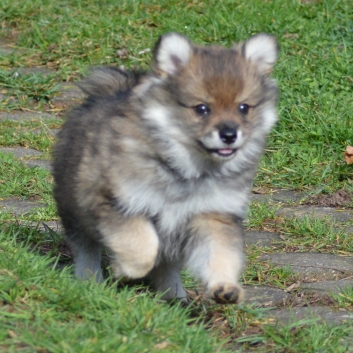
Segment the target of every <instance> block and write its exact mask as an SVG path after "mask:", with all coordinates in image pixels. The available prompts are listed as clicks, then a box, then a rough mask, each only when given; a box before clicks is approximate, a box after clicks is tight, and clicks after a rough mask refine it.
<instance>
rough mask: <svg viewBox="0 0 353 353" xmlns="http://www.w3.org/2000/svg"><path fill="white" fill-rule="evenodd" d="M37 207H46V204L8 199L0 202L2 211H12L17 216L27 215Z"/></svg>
mask: <svg viewBox="0 0 353 353" xmlns="http://www.w3.org/2000/svg"><path fill="white" fill-rule="evenodd" d="M36 207H46V205H45V204H43V203H40V202H38V201H32V200H21V199H7V200H0V210H3V211H5V212H7V211H10V212H12V213H13V214H15V215H18V216H19V215H25V214H28V213H30V212H31V211H32V210H33V209H34V208H36Z"/></svg>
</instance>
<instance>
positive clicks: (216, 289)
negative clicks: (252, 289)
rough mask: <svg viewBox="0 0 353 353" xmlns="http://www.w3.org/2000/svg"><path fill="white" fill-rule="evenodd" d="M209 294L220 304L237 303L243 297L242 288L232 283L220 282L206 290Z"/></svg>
mask: <svg viewBox="0 0 353 353" xmlns="http://www.w3.org/2000/svg"><path fill="white" fill-rule="evenodd" d="M208 293H209V296H210V297H211V298H212V299H213V300H215V301H216V302H217V303H220V304H237V303H240V302H242V301H243V299H244V290H243V289H242V288H241V287H240V286H238V285H234V284H220V285H218V286H213V287H212V288H211V289H210V290H208Z"/></svg>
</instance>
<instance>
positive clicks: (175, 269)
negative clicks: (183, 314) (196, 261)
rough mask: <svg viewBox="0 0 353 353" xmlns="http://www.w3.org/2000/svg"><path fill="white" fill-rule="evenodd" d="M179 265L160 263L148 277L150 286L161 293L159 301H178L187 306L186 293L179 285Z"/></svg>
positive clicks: (181, 285) (180, 284)
mask: <svg viewBox="0 0 353 353" xmlns="http://www.w3.org/2000/svg"><path fill="white" fill-rule="evenodd" d="M180 267H181V266H180V265H179V264H176V263H169V262H167V261H162V262H161V263H159V264H158V265H157V266H156V267H155V268H154V269H153V270H152V271H151V273H150V274H149V275H148V277H149V278H150V279H151V284H152V286H153V287H154V288H155V290H156V291H157V292H159V293H163V295H162V297H161V299H163V300H166V301H171V300H173V299H178V300H181V301H182V302H184V303H185V304H187V302H188V299H187V293H186V291H185V289H184V287H183V284H182V283H181V278H180Z"/></svg>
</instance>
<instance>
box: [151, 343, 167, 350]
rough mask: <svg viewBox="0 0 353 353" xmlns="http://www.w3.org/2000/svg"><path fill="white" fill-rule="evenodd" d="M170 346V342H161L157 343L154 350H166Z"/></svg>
mask: <svg viewBox="0 0 353 353" xmlns="http://www.w3.org/2000/svg"><path fill="white" fill-rule="evenodd" d="M168 346H169V342H168V341H163V342H161V343H157V344H156V345H155V346H154V348H156V349H164V348H166V347H168Z"/></svg>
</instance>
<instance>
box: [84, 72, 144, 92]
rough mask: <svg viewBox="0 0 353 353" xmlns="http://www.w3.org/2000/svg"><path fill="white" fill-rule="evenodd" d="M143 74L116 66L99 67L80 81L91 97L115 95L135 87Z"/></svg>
mask: <svg viewBox="0 0 353 353" xmlns="http://www.w3.org/2000/svg"><path fill="white" fill-rule="evenodd" d="M141 75H142V74H141V73H138V72H130V71H123V70H120V69H117V68H115V67H109V66H106V67H97V68H94V69H93V70H92V71H91V74H90V75H89V76H88V77H87V78H85V79H84V80H83V81H82V82H80V83H79V87H80V88H81V89H82V91H83V92H84V93H86V94H87V95H88V96H89V97H94V98H99V97H107V96H114V95H116V94H117V93H121V92H125V91H128V90H130V89H131V88H132V87H134V86H135V85H136V84H137V83H138V81H139V78H140V77H141Z"/></svg>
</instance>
